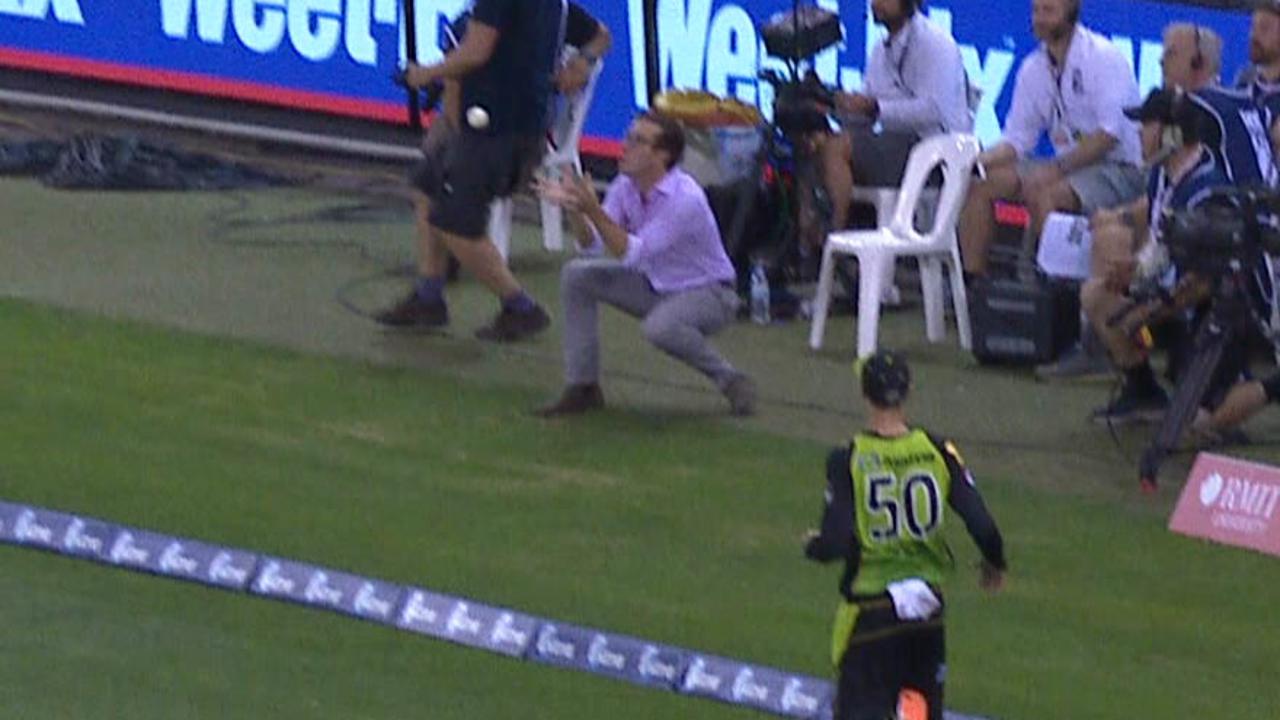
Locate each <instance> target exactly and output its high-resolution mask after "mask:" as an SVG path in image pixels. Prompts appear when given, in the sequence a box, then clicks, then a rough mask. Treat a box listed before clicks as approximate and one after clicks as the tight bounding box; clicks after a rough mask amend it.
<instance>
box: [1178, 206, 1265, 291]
mask: <svg viewBox="0 0 1280 720" xmlns="http://www.w3.org/2000/svg"><path fill="white" fill-rule="evenodd" d="M1160 232H1161V241H1162V242H1163V243H1164V245H1165V247H1167V248H1168V250H1169V257H1170V259H1171V260H1172V261H1173V262H1174V264H1175V265H1176V266H1177V267H1178V268H1179V269H1180V270H1181V271H1182V272H1183V273H1195V274H1197V275H1199V276H1201V277H1202V278H1204V279H1205V280H1214V279H1217V278H1220V277H1222V276H1224V275H1228V274H1231V273H1236V272H1240V271H1245V270H1252V269H1253V268H1254V267H1256V266H1257V264H1258V263H1260V262H1261V261H1262V255H1263V254H1264V253H1269V254H1276V253H1280V195H1278V194H1277V193H1276V192H1275V191H1273V190H1267V189H1263V188H1236V187H1222V188H1218V189H1216V190H1213V191H1212V193H1211V194H1210V195H1209V197H1207V198H1206V199H1205V200H1204V201H1203V202H1201V203H1200V204H1198V205H1197V206H1196V207H1194V208H1191V209H1187V210H1180V211H1174V212H1169V213H1166V214H1165V216H1164V217H1163V218H1161V220H1160Z"/></svg>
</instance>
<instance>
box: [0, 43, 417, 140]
mask: <svg viewBox="0 0 1280 720" xmlns="http://www.w3.org/2000/svg"><path fill="white" fill-rule="evenodd" d="M0 65H8V66H10V67H17V68H22V69H24V70H40V71H43V72H52V73H61V74H64V75H75V76H77V77H88V78H94V79H96V80H110V81H112V82H121V83H128V84H131V85H143V86H145V87H154V88H160V89H164V90H178V91H182V92H190V93H196V94H199V95H208V96H211V97H220V98H230V99H233V100H247V101H249V102H256V103H264V104H267V105H279V106H283V107H289V108H297V109H301V110H312V111H316V112H326V113H333V114H337V115H348V116H352V117H359V118H367V119H370V120H380V121H383V122H394V123H405V122H407V120H406V111H405V108H404V106H402V105H398V104H396V103H388V102H378V101H375V100H355V99H352V98H347V97H342V96H340V95H329V94H326V93H315V92H306V91H303V90H291V89H289V88H283V87H278V86H274V85H263V84H259V83H250V82H243V81H238V80H222V79H219V78H215V77H210V76H207V75H198V74H196V73H187V72H178V71H175V70H155V69H152V68H144V67H138V66H134V65H121V64H118V63H110V62H102V61H99V60H84V59H81V58H71V57H66V56H63V55H53V54H50V53H41V52H31V51H27V50H15V49H13V48H4V47H0Z"/></svg>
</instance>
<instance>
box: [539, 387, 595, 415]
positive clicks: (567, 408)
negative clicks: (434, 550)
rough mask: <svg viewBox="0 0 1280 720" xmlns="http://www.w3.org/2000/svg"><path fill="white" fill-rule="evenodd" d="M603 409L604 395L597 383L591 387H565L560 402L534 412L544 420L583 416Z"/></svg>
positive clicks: (557, 401)
mask: <svg viewBox="0 0 1280 720" xmlns="http://www.w3.org/2000/svg"><path fill="white" fill-rule="evenodd" d="M603 407H604V393H603V392H601V391H600V386H599V385H597V384H595V383H591V384H590V385H569V386H567V387H565V389H564V392H563V393H562V394H561V395H560V399H559V400H556V401H555V402H554V403H552V404H550V405H547V406H545V407H540V408H538V409H537V410H534V411H533V414H534V415H537V416H538V417H544V418H550V417H561V416H563V415H581V414H582V413H585V412H591V411H592V410H599V409H601V408H603Z"/></svg>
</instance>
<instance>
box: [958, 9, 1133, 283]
mask: <svg viewBox="0 0 1280 720" xmlns="http://www.w3.org/2000/svg"><path fill="white" fill-rule="evenodd" d="M1080 2H1081V0H1032V3H1031V25H1032V30H1033V31H1034V33H1035V36H1036V37H1037V38H1038V39H1039V40H1040V41H1041V46H1040V47H1039V48H1038V49H1037V50H1035V51H1034V52H1033V53H1031V54H1030V55H1028V56H1027V57H1026V58H1025V59H1024V60H1023V61H1022V64H1021V66H1020V67H1019V68H1018V76H1017V80H1016V81H1015V83H1014V87H1013V102H1012V104H1011V105H1010V107H1009V114H1008V116H1007V117H1006V119H1005V128H1004V137H1003V139H1002V140H1001V142H999V143H998V144H997V145H996V146H995V147H993V148H991V149H990V150H987V151H986V152H984V153H982V155H981V156H979V162H980V164H981V165H982V166H983V167H984V168H985V169H986V179H984V180H979V181H976V182H974V183H973V184H972V185H971V186H970V189H969V196H968V198H967V199H966V201H965V205H964V208H963V210H962V211H961V213H960V222H959V227H958V234H959V239H960V245H961V251H962V256H963V258H962V259H963V261H964V266H965V271H966V272H967V273H969V274H970V275H975V276H984V275H986V273H987V249H988V247H989V246H990V244H991V240H992V237H993V235H994V233H995V214H994V209H993V207H992V203H993V202H995V201H996V200H1015V201H1021V202H1025V203H1026V204H1027V206H1028V209H1029V210H1030V211H1031V226H1030V228H1029V231H1030V233H1031V237H1033V238H1039V236H1040V229H1041V228H1042V227H1043V225H1044V220H1045V218H1046V217H1048V215H1049V213H1051V212H1054V211H1064V212H1071V213H1077V214H1080V213H1083V214H1086V215H1088V214H1092V213H1093V212H1095V211H1097V210H1100V209H1102V208H1108V207H1115V206H1117V205H1121V204H1124V203H1126V202H1129V201H1131V200H1133V199H1134V198H1136V197H1138V196H1139V195H1140V194H1141V193H1142V183H1143V172H1142V169H1141V168H1140V167H1139V164H1140V162H1141V150H1140V148H1139V141H1138V131H1137V128H1136V127H1135V126H1134V124H1133V123H1132V122H1130V121H1129V120H1128V119H1127V118H1126V117H1125V116H1124V113H1123V109H1124V108H1125V107H1129V106H1132V105H1136V104H1137V103H1138V101H1139V100H1140V98H1139V96H1138V84H1137V81H1136V80H1135V78H1134V75H1133V70H1132V68H1131V67H1130V66H1129V63H1128V61H1127V60H1126V59H1125V57H1124V54H1123V53H1121V52H1120V50H1119V49H1118V48H1117V47H1116V46H1115V44H1114V43H1112V42H1111V41H1110V40H1109V39H1107V38H1106V37H1103V36H1102V35H1099V34H1098V33H1095V32H1093V31H1092V30H1089V29H1088V28H1086V27H1084V25H1082V24H1081V23H1080ZM1045 132H1047V133H1048V135H1049V139H1050V141H1051V142H1052V144H1053V149H1054V153H1055V156H1054V158H1053V159H1052V160H1049V161H1046V162H1035V161H1028V160H1026V159H1024V158H1026V156H1027V155H1028V154H1029V153H1030V152H1032V151H1033V150H1034V149H1035V147H1036V145H1037V143H1038V142H1039V140H1040V136H1041V135H1042V134H1043V133H1045Z"/></svg>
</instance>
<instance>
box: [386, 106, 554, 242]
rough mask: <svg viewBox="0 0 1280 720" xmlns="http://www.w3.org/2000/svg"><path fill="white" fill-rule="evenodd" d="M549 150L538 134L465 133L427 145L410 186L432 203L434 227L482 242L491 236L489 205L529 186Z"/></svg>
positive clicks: (412, 176)
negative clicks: (488, 234) (486, 236)
mask: <svg viewBox="0 0 1280 720" xmlns="http://www.w3.org/2000/svg"><path fill="white" fill-rule="evenodd" d="M545 150H546V140H545V139H544V138H543V137H542V136H540V135H536V136H535V135H484V134H481V133H476V132H471V131H469V130H463V131H461V132H455V133H450V135H449V136H448V138H447V139H446V140H444V141H442V142H435V143H428V147H427V148H426V149H424V151H423V155H424V157H423V159H422V160H420V161H419V162H418V163H417V164H416V165H415V166H414V167H413V169H412V170H410V172H409V181H410V182H411V183H412V184H413V186H414V187H416V188H417V189H419V190H421V191H422V192H423V193H425V194H426V196H427V197H428V198H430V199H431V214H430V216H429V217H428V221H429V222H430V223H431V225H432V227H436V228H439V229H440V230H443V231H444V232H447V233H450V234H453V235H459V236H461V237H465V238H473V239H477V240H478V239H480V238H483V237H484V236H485V234H486V232H487V231H488V226H489V205H490V204H491V203H492V202H493V201H494V199H496V198H500V197H507V196H508V195H511V194H512V193H514V192H515V191H516V190H517V189H519V188H520V187H521V186H522V185H524V184H527V183H528V182H529V181H530V179H532V177H533V172H534V170H536V169H537V168H538V163H540V162H541V161H542V154H543V152H544V151H545Z"/></svg>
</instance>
